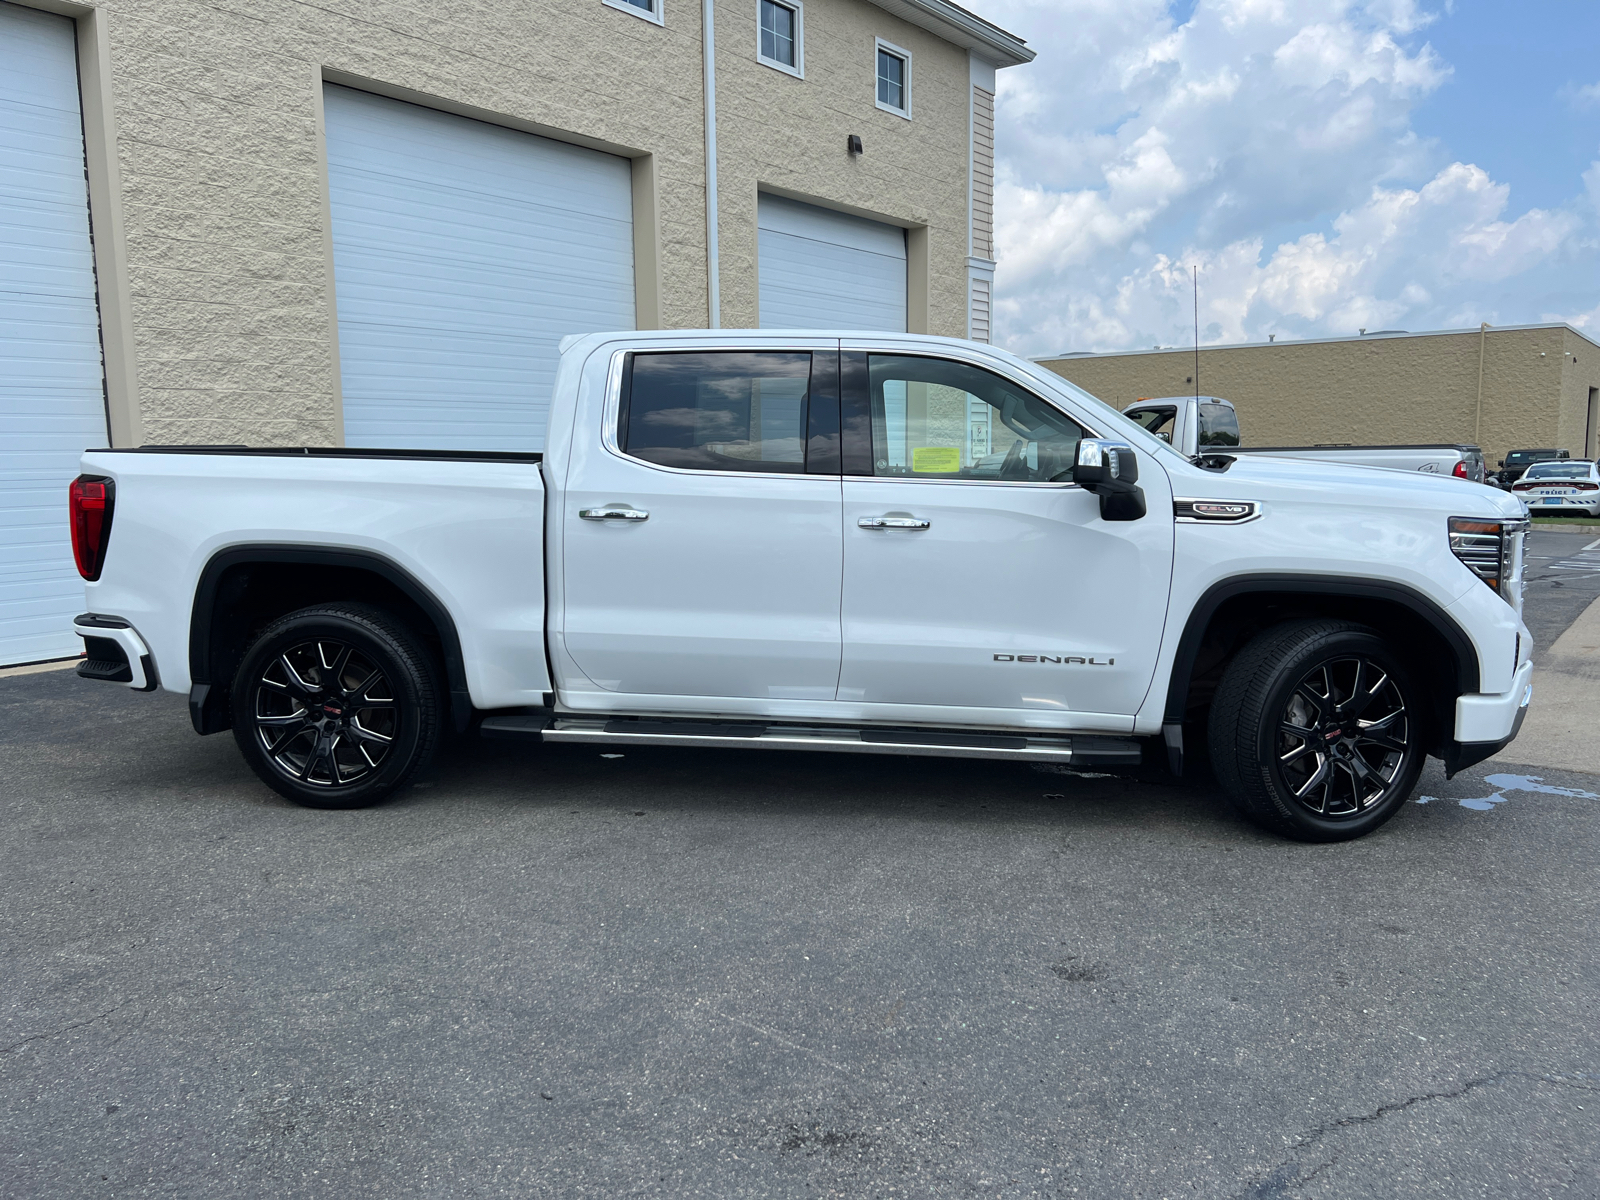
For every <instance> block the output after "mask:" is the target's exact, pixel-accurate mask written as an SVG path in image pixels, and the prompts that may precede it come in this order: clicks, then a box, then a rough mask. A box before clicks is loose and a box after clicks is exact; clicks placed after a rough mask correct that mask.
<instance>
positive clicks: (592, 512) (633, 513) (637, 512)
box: [578, 508, 650, 521]
mask: <svg viewBox="0 0 1600 1200" xmlns="http://www.w3.org/2000/svg"><path fill="white" fill-rule="evenodd" d="M578 515H579V516H580V517H582V518H583V519H584V520H585V521H648V520H649V519H650V514H649V513H647V512H644V511H643V510H641V509H637V508H580V509H579V510H578Z"/></svg>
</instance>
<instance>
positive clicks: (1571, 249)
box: [981, 0, 1600, 354]
mask: <svg viewBox="0 0 1600 1200" xmlns="http://www.w3.org/2000/svg"><path fill="white" fill-rule="evenodd" d="M981 11H982V12H983V14H984V15H985V16H987V17H989V18H990V19H992V20H995V21H997V22H999V23H1000V24H1002V25H1004V26H1006V27H1007V28H1009V29H1012V30H1014V31H1015V32H1017V33H1019V34H1021V35H1022V36H1024V37H1026V38H1027V39H1028V40H1029V43H1030V44H1031V45H1032V46H1033V47H1034V49H1035V50H1036V51H1038V54H1039V58H1038V60H1037V61H1036V62H1035V63H1034V64H1032V65H1030V66H1025V67H1017V68H1011V69H1008V70H1006V71H1004V72H1002V73H1001V89H1000V100H999V111H998V120H999V128H998V135H999V155H1000V163H999V187H998V196H997V204H998V226H999V228H998V242H999V257H1000V268H999V272H998V277H997V289H996V291H997V305H996V308H997V330H996V340H998V341H1000V342H1001V343H1002V344H1004V345H1007V346H1009V347H1010V348H1012V349H1015V350H1018V351H1020V352H1022V353H1027V354H1042V353H1049V352H1054V351H1059V350H1113V349H1137V348H1143V347H1148V346H1151V345H1158V344H1159V345H1183V344H1187V343H1188V342H1189V341H1190V339H1191V338H1192V333H1191V332H1190V321H1191V315H1190V311H1189V287H1188V278H1189V268H1190V267H1191V266H1193V265H1198V266H1199V267H1200V270H1201V326H1202V329H1201V340H1202V342H1233V341H1243V340H1256V339H1263V338H1265V337H1266V336H1267V335H1268V334H1276V335H1277V336H1279V337H1280V338H1283V339H1287V338H1293V337H1306V336H1324V335H1342V334H1353V333H1355V332H1356V331H1357V329H1358V328H1360V327H1363V326H1364V327H1367V328H1405V329H1437V328H1454V327H1465V326H1475V325H1476V324H1477V322H1478V321H1479V320H1487V321H1490V322H1492V323H1494V324H1518V323H1524V322H1531V321H1545V320H1566V321H1570V322H1572V323H1573V324H1575V325H1577V326H1578V327H1580V328H1584V329H1585V330H1586V331H1587V332H1588V333H1589V334H1590V335H1591V336H1595V337H1600V0H1589V3H1586V4H1583V3H1577V2H1574V0H1544V2H1542V3H1532V4H1526V3H1524V4H1514V3H1509V2H1507V0H1501V2H1499V3H1491V2H1490V0H1453V2H1451V3H1442V2H1441V3H1432V4H1430V3H1426V2H1425V0H1178V2H1175V3H1169V2H1168V0H989V2H988V3H985V4H983V5H982V7H981Z"/></svg>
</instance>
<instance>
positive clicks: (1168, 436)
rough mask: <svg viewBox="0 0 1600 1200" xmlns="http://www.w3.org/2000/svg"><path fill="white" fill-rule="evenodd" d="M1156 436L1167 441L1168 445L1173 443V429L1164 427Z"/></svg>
mask: <svg viewBox="0 0 1600 1200" xmlns="http://www.w3.org/2000/svg"><path fill="white" fill-rule="evenodd" d="M1156 436H1157V437H1158V438H1160V439H1161V440H1162V441H1163V442H1165V443H1166V444H1167V445H1169V446H1170V445H1172V431H1171V430H1168V429H1163V430H1162V431H1161V432H1160V433H1158V434H1156Z"/></svg>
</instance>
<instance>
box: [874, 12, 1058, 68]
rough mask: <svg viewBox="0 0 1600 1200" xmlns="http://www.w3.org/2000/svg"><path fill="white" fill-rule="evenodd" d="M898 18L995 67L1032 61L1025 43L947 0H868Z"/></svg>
mask: <svg viewBox="0 0 1600 1200" xmlns="http://www.w3.org/2000/svg"><path fill="white" fill-rule="evenodd" d="M871 2H872V3H873V4H875V5H877V7H879V8H881V9H883V10H884V11H885V12H889V13H893V14H894V15H895V16H897V17H899V18H900V19H901V20H902V21H909V22H910V23H911V24H913V25H919V26H921V27H922V28H923V29H926V30H927V31H928V32H929V33H933V34H937V35H938V36H939V37H941V38H943V39H944V40H945V41H947V42H951V43H953V44H955V45H957V46H961V47H964V48H965V49H967V50H971V51H973V52H974V53H975V54H977V55H978V57H979V58H983V59H988V60H989V61H991V62H993V63H994V65H995V66H997V67H1018V66H1021V65H1022V64H1023V63H1030V62H1032V61H1033V58H1034V52H1033V51H1032V50H1030V49H1028V43H1027V42H1025V41H1023V40H1022V39H1021V38H1019V37H1018V36H1017V35H1016V34H1014V33H1008V32H1006V31H1005V30H1004V29H1001V28H1000V26H998V25H993V24H990V23H989V22H988V21H985V20H984V19H983V18H982V17H980V16H977V15H976V14H974V13H969V12H968V11H967V10H966V9H964V8H962V7H960V6H959V5H955V4H951V3H950V0H871Z"/></svg>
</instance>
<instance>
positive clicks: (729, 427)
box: [552, 338, 843, 712]
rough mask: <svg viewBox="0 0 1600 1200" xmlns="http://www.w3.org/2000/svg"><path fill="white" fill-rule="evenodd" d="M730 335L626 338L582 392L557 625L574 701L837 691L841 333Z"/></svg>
mask: <svg viewBox="0 0 1600 1200" xmlns="http://www.w3.org/2000/svg"><path fill="white" fill-rule="evenodd" d="M730 346H731V347H732V348H729V349H670V348H669V349H660V350H638V351H634V352H626V353H625V352H622V351H618V352H616V353H615V354H614V356H613V360H612V363H611V366H610V371H609V375H608V384H607V394H606V395H605V396H604V397H602V398H600V402H598V403H588V404H583V403H580V405H579V409H578V416H577V423H576V425H575V427H574V429H573V434H572V437H573V441H572V450H571V454H570V458H569V465H568V468H567V475H566V481H565V487H564V488H563V491H562V496H561V499H560V501H559V502H560V503H561V504H562V505H563V510H562V512H561V514H560V518H559V519H560V522H561V534H560V549H559V553H560V554H561V555H562V563H561V572H560V580H561V582H560V587H561V597H560V601H561V603H560V605H559V606H558V607H559V609H560V615H559V621H558V624H556V625H555V627H554V628H553V629H552V635H553V636H552V648H553V650H554V652H555V657H556V662H555V664H554V665H555V667H556V672H557V675H558V681H559V684H560V693H561V695H562V697H563V702H564V703H565V704H566V705H567V706H568V707H571V708H575V709H580V710H581V709H585V708H588V709H597V710H606V709H629V710H638V709H639V708H641V707H643V708H646V709H655V710H669V711H673V710H688V711H696V710H698V711H706V710H711V711H721V712H742V711H753V712H754V711H764V710H763V708H762V705H764V704H766V705H770V704H774V703H781V702H785V701H788V702H793V701H828V702H831V701H832V700H833V698H834V693H835V689H836V688H837V685H838V678H839V655H840V634H839V594H840V574H841V559H842V553H843V552H842V546H841V535H840V504H841V500H840V491H839V488H840V481H839V457H838V445H839V443H838V427H839V400H838V342H837V341H836V340H824V339H810V340H803V339H802V340H789V341H783V340H778V341H773V342H771V343H770V344H769V343H766V342H762V343H754V344H752V343H751V342H750V341H749V339H748V338H745V339H730ZM641 697H642V698H643V699H641ZM738 701H744V702H746V703H738Z"/></svg>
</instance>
